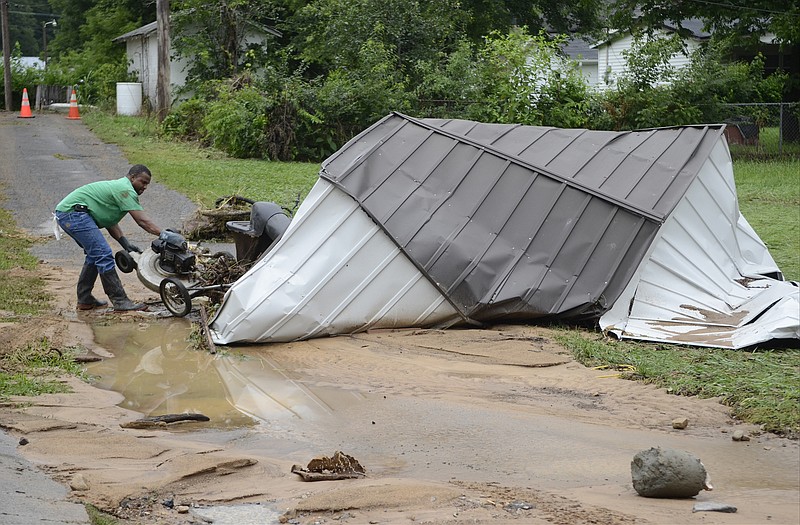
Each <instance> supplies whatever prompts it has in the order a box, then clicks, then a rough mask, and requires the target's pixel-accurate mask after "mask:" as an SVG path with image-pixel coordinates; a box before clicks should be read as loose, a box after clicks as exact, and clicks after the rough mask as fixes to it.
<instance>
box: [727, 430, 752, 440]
mask: <svg viewBox="0 0 800 525" xmlns="http://www.w3.org/2000/svg"><path fill="white" fill-rule="evenodd" d="M731 439H732V440H734V441H750V436H748V435H747V434H745V433H744V432H743V431H741V430H737V431H736V432H734V433H733V435H732V436H731Z"/></svg>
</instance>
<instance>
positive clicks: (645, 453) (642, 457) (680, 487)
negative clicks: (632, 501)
mask: <svg viewBox="0 0 800 525" xmlns="http://www.w3.org/2000/svg"><path fill="white" fill-rule="evenodd" d="M631 477H632V478H633V488H634V489H636V492H637V493H639V495H640V496H644V497H646V498H691V497H693V496H696V495H697V494H699V493H700V491H701V490H703V489H708V490H710V489H711V486H710V485H709V484H708V475H707V473H706V468H705V466H704V465H703V463H701V462H700V460H699V459H698V458H697V457H695V456H693V455H692V454H690V453H689V452H684V451H682V450H672V449H661V448H651V449H649V450H642V451H641V452H639V453H637V454H636V455H635V456H634V457H633V461H631Z"/></svg>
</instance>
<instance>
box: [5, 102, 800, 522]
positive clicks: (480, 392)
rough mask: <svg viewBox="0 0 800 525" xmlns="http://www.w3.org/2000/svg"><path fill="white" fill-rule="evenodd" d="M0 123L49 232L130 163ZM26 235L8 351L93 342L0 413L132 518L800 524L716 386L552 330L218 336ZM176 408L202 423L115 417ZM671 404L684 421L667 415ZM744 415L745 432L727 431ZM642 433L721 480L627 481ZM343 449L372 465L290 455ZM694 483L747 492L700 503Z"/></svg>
mask: <svg viewBox="0 0 800 525" xmlns="http://www.w3.org/2000/svg"><path fill="white" fill-rule="evenodd" d="M0 124H2V125H0V158H3V159H4V162H3V163H0V183H2V184H3V192H4V194H5V195H6V196H7V200H6V201H5V202H4V204H3V205H4V207H7V208H9V209H11V210H12V212H13V216H14V220H15V221H16V223H17V224H18V225H19V226H20V228H21V229H23V230H24V231H25V232H26V233H28V234H30V235H32V236H39V237H42V238H43V239H44V238H46V237H47V236H48V235H50V233H49V232H50V231H51V223H50V217H51V216H50V211H49V210H51V209H52V207H53V206H54V205H55V203H57V202H58V201H59V199H60V198H62V197H63V195H65V194H66V193H67V192H69V191H71V190H72V189H73V188H74V187H76V186H78V185H80V184H84V183H86V182H89V181H91V180H94V179H96V178H98V177H103V178H111V177H118V176H120V175H121V174H122V173H124V172H125V171H126V170H127V169H128V168H129V164H128V162H127V160H125V159H124V158H123V157H122V155H121V154H120V153H119V151H117V150H116V149H115V147H114V146H112V145H108V144H103V143H101V142H100V141H99V140H97V138H96V137H94V136H93V135H92V134H91V133H90V132H89V131H88V130H87V129H86V127H85V126H82V125H80V123H79V122H74V121H68V120H66V119H64V118H63V116H49V115H46V114H45V115H37V118H36V119H31V120H29V121H25V122H23V123H20V122H18V121H17V119H16V118H15V117H14V116H10V117H8V118H6V117H3V116H0ZM154 178H155V182H154V183H153V184H152V185H151V187H150V188H149V189H148V191H147V192H146V193H145V194H144V195H143V204H144V206H145V208H146V210H147V211H148V213H149V214H151V216H152V217H153V218H154V219H155V220H156V221H157V222H158V224H160V225H163V226H178V227H179V226H180V224H181V223H182V221H183V220H185V218H186V217H188V216H190V214H191V213H192V211H193V206H192V203H191V202H189V201H188V199H186V198H185V197H184V196H182V195H179V194H177V193H176V192H173V191H170V190H167V189H166V188H164V187H161V186H159V183H158V181H159V174H158V173H156V174H154ZM43 203H44V204H43ZM123 231H125V232H126V235H128V236H129V237H130V239H131V241H132V242H134V243H136V244H138V245H140V246H147V245H148V244H149V243H150V241H151V240H152V236H149V235H147V234H146V233H144V232H142V231H141V230H139V229H137V228H136V227H135V225H133V224H132V223H126V224H125V225H124V226H123ZM35 253H36V255H37V257H39V258H40V259H42V260H43V261H44V264H43V265H42V266H41V271H42V272H43V276H44V278H45V279H46V281H47V283H48V288H49V290H50V291H51V292H52V294H53V295H54V296H55V301H54V309H53V311H52V312H51V313H50V314H48V315H45V316H42V317H39V318H36V319H30V320H28V321H23V322H19V323H8V324H4V323H0V351H3V352H7V351H11V350H13V349H15V348H19V347H22V346H24V345H25V344H26V342H29V341H39V340H41V338H42V337H47V338H48V340H49V341H50V342H51V347H52V348H55V349H64V348H68V347H74V346H79V347H81V348H84V349H86V352H87V353H88V354H90V355H93V356H99V357H100V358H101V359H102V360H101V361H98V362H95V363H89V364H87V369H88V371H89V373H90V374H91V375H93V376H95V377H94V379H93V380H92V382H90V383H86V382H82V381H80V380H78V379H75V378H70V379H65V380H66V381H68V383H69V385H70V386H71V387H72V389H73V393H71V394H59V395H44V396H39V397H36V398H33V399H19V400H14V401H15V402H13V403H6V404H4V405H3V406H2V407H0V423H2V425H3V427H4V429H5V430H6V431H7V432H8V433H10V434H11V435H12V436H13V437H14V438H16V439H17V440H19V439H23V438H24V439H25V440H27V444H26V445H24V446H19V447H18V448H17V450H18V451H19V452H20V453H21V454H23V455H24V456H25V457H26V458H28V459H29V460H31V461H34V462H36V463H37V464H38V465H40V466H41V468H42V469H44V470H45V471H47V472H48V473H49V474H51V475H52V476H53V477H54V478H55V479H57V480H58V481H61V482H63V483H64V485H65V486H68V487H70V495H71V498H72V499H73V500H76V501H83V502H87V503H92V504H94V505H96V506H97V507H99V508H101V509H103V510H105V511H107V512H111V513H113V514H116V515H117V516H120V517H123V518H125V519H126V520H128V522H129V523H142V524H156V523H158V524H161V523H163V524H168V525H171V524H184V523H205V522H208V520H213V522H214V523H217V524H231V523H236V524H248V523H277V522H279V521H281V520H283V521H285V522H289V523H300V524H307V523H352V524H358V525H361V524H367V523H439V524H444V523H448V524H457V523H525V524H534V525H535V524H546V523H557V524H565V525H566V524H579V523H594V524H623V523H659V524H695V523H703V524H748V525H753V524H786V525H789V524H791V525H796V524H797V523H800V479H798V478H799V477H800V449H799V448H798V444H797V442H796V441H790V440H786V439H781V438H777V437H775V436H772V435H768V434H759V433H758V432H757V431H758V429H757V428H755V427H753V426H751V425H744V424H741V423H740V422H736V421H733V420H731V418H730V417H729V413H728V410H727V409H726V407H724V406H722V405H720V404H719V403H718V402H717V401H716V400H699V399H694V398H686V397H677V396H673V395H669V394H667V393H666V392H664V391H663V390H662V389H657V388H655V387H653V386H650V385H645V384H641V383H636V382H632V381H626V380H621V379H619V378H617V377H615V374H614V371H609V370H591V369H587V368H585V367H583V366H581V365H580V364H578V363H576V362H575V361H573V360H572V359H571V357H570V355H569V353H568V352H567V351H566V350H565V349H564V348H562V347H560V346H559V345H558V344H556V343H555V342H554V338H553V333H552V332H551V331H549V330H547V329H545V328H539V327H532V326H499V327H494V328H492V329H489V330H449V331H435V330H401V331H394V332H374V333H367V334H360V335H355V336H346V337H332V338H324V339H315V340H312V341H307V342H302V343H289V344H274V345H263V346H247V347H235V348H230V349H227V350H225V351H222V352H220V353H218V354H216V355H210V354H208V353H206V352H202V351H195V350H193V349H192V348H191V345H190V343H189V342H187V341H186V339H187V337H188V336H189V334H190V332H191V322H190V320H189V319H176V318H173V317H170V316H168V315H165V314H166V312H165V311H164V309H163V307H161V306H157V307H154V308H153V310H154V312H151V313H145V314H138V313H128V314H121V315H120V314H113V313H110V312H108V311H94V312H89V313H78V312H76V311H75V283H76V281H77V272H78V271H79V270H80V267H81V264H82V257H81V253H80V249H79V248H78V247H77V246H75V244H74V243H72V242H71V241H70V240H69V239H62V240H61V241H59V242H55V241H52V240H48V241H45V242H42V243H39V244H37V246H36V247H35ZM14 271H15V272H16V271H19V272H22V270H14ZM12 277H13V275H12ZM122 279H123V281H124V282H125V286H126V289H127V290H128V292H129V294H130V295H131V296H132V298H134V299H136V300H146V301H148V302H152V303H153V304H154V305H157V303H158V297H157V294H155V293H153V292H150V291H149V290H147V289H146V288H145V287H144V286H143V285H142V284H141V283H140V282H139V281H138V280H137V278H136V275H135V274H123V275H122ZM96 292H97V293H98V294H101V293H102V292H101V290H100V287H99V285H98V287H97V289H96ZM0 308H1V307H0ZM159 314H161V315H159ZM182 411H191V412H199V413H203V414H205V415H207V416H208V417H209V418H210V420H209V421H207V422H187V423H179V424H174V425H171V426H169V427H165V428H158V427H154V428H145V429H136V428H123V426H121V425H125V424H127V423H130V422H132V421H135V420H137V419H141V418H142V417H144V416H152V415H162V414H169V413H180V412H182ZM676 418H685V419H687V420H688V426H687V427H686V428H685V429H674V428H672V421H673V420H674V419H676ZM737 430H741V431H743V432H744V433H745V434H748V435H750V436H751V438H752V439H751V440H750V441H733V440H732V439H731V437H732V435H733V434H734V432H735V431H737ZM652 447H662V448H665V449H677V450H684V451H688V452H691V453H692V454H693V455H694V456H696V457H698V458H699V459H701V460H702V462H703V464H704V465H705V468H706V469H707V471H708V474H709V475H710V477H711V482H712V483H713V486H714V490H713V491H711V492H708V491H703V492H700V493H699V494H698V495H697V496H696V497H695V498H690V499H654V498H644V497H640V496H638V495H637V493H636V491H635V490H634V488H633V486H632V479H631V461H632V459H633V458H634V456H635V455H636V454H637V453H638V452H640V451H642V450H648V449H650V448H652ZM336 451H341V452H343V453H344V454H348V455H350V456H352V457H353V458H355V459H357V460H358V462H359V463H360V465H362V466H363V467H364V469H365V471H366V475H365V476H364V477H359V478H356V479H346V480H339V481H317V482H305V481H303V480H302V479H301V478H300V476H298V475H297V474H294V473H292V467H293V466H294V465H307V464H308V463H309V462H310V461H311V460H312V459H313V458H315V457H319V456H331V455H332V454H334V453H335V452H336ZM698 502H700V503H703V502H719V503H726V504H730V505H733V506H735V507H737V509H738V510H737V512H736V513H732V514H728V513H718V512H696V513H693V512H692V509H693V507H694V505H695V504H696V503H698ZM0 522H2V517H0Z"/></svg>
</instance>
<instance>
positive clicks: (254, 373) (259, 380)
mask: <svg viewBox="0 0 800 525" xmlns="http://www.w3.org/2000/svg"><path fill="white" fill-rule="evenodd" d="M93 329H94V332H95V340H96V342H97V343H98V344H99V345H100V346H101V347H103V348H105V349H107V350H108V351H109V352H111V353H112V354H114V357H113V358H105V359H103V360H102V361H99V362H97V363H92V364H90V365H89V366H87V372H88V373H89V374H90V375H91V376H92V378H93V380H92V384H93V385H94V386H96V387H98V388H102V389H105V390H113V391H115V392H119V393H120V394H122V395H123V396H124V398H125V399H124V401H123V402H122V403H120V406H122V407H124V408H128V409H130V410H135V411H137V412H141V413H142V414H143V415H145V416H158V415H164V414H178V413H183V412H189V413H200V414H204V415H206V416H208V417H209V418H210V419H211V421H209V422H208V423H204V424H203V426H204V428H218V429H231V428H240V427H253V426H258V425H259V424H261V423H264V422H270V424H271V425H275V424H276V423H278V424H280V423H283V424H284V425H289V426H291V424H292V422H299V421H300V420H312V419H315V418H318V417H321V416H326V415H331V414H333V413H335V412H336V411H337V410H339V409H344V408H347V407H350V406H352V405H353V404H355V403H359V402H360V401H362V400H364V399H365V398H366V397H365V394H362V393H360V392H356V391H348V390H342V389H338V388H334V387H330V386H319V385H315V384H313V383H311V382H309V381H307V380H304V379H303V378H302V377H300V376H299V375H297V374H295V373H293V371H291V370H287V369H285V367H284V366H283V365H282V363H280V362H279V361H277V360H275V359H274V358H272V357H271V356H270V355H269V353H268V352H267V351H265V350H264V347H245V348H244V349H236V350H233V351H227V350H226V351H223V352H221V353H219V354H217V355H212V354H210V353H208V352H206V351H204V350H196V349H194V348H193V346H192V343H191V342H190V335H191V330H192V325H191V323H190V322H189V321H188V320H185V319H168V320H159V321H152V322H146V323H114V324H106V325H96V326H94V327H93Z"/></svg>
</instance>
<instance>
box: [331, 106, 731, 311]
mask: <svg viewBox="0 0 800 525" xmlns="http://www.w3.org/2000/svg"><path fill="white" fill-rule="evenodd" d="M720 134H721V126H714V127H698V128H675V129H660V130H651V131H639V132H630V133H618V132H599V131H587V130H565V129H556V128H545V127H531V126H519V125H497V124H480V123H476V122H468V121H459V120H441V119H428V120H417V119H412V118H410V117H406V116H404V115H400V114H393V115H390V116H388V117H386V118H385V119H383V120H382V121H380V122H379V123H377V124H376V125H374V126H372V127H371V128H370V129H368V130H367V131H365V132H364V133H362V134H361V135H359V136H358V137H356V138H355V139H353V140H352V141H351V142H350V143H348V144H347V145H346V146H345V147H344V148H342V149H341V150H339V152H337V153H336V154H335V155H334V156H332V157H331V158H330V159H328V160H327V161H326V162H325V163H323V169H322V172H321V175H320V176H321V177H322V178H325V179H327V180H330V181H331V182H333V183H334V184H336V185H337V186H339V187H340V188H342V189H343V190H344V191H345V192H346V193H348V194H349V195H351V196H352V197H353V198H354V199H355V200H356V201H358V202H359V203H360V204H361V206H362V207H363V208H364V209H365V210H366V211H367V213H369V214H370V215H371V216H372V217H373V218H374V220H375V222H376V223H377V224H379V225H381V227H382V228H383V229H384V230H385V231H386V232H387V233H388V234H389V236H390V237H391V238H392V239H394V241H395V242H396V243H397V245H398V246H399V247H400V248H401V249H402V250H403V251H404V252H405V253H406V254H407V255H408V257H409V258H410V259H411V260H412V261H414V263H415V264H416V265H417V266H418V267H419V268H420V269H421V271H422V272H423V273H424V274H425V275H426V276H428V278H429V279H430V280H431V282H432V283H434V285H435V286H437V287H438V288H439V289H440V290H441V291H442V293H443V294H444V295H445V296H447V297H448V298H449V299H450V300H451V302H452V303H453V305H454V306H455V307H456V308H457V309H458V310H459V311H460V312H461V313H462V315H464V316H465V317H469V318H471V319H474V320H479V321H480V320H489V319H493V318H497V317H501V316H502V317H505V318H509V317H510V318H514V317H519V318H535V317H542V316H553V315H560V316H561V317H597V316H599V315H600V314H601V313H602V312H603V311H605V309H606V308H607V307H608V306H609V305H611V304H612V303H613V302H614V301H615V300H616V298H617V297H618V296H619V294H620V293H621V291H622V289H623V288H624V287H625V286H626V285H627V283H628V281H629V280H630V277H631V276H632V275H633V272H634V271H635V269H636V268H637V266H638V265H639V263H640V262H641V259H642V257H643V256H644V254H645V252H646V251H647V249H648V247H649V245H650V243H651V242H652V239H653V238H654V236H655V234H656V232H657V231H658V228H659V227H660V225H661V222H662V221H663V220H664V218H665V217H666V216H667V215H668V214H669V212H670V211H671V210H672V209H673V208H674V206H675V204H676V203H677V202H678V201H679V200H680V199H681V197H682V196H683V193H684V192H685V191H686V188H687V186H688V184H689V183H690V182H691V181H692V179H693V177H694V176H695V175H696V173H697V172H696V170H697V169H699V168H700V166H701V165H702V160H703V158H704V156H706V155H707V154H708V152H709V151H710V150H711V147H712V146H713V144H714V143H715V142H716V141H717V139H718V138H719V136H720ZM698 159H699V160H698Z"/></svg>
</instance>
